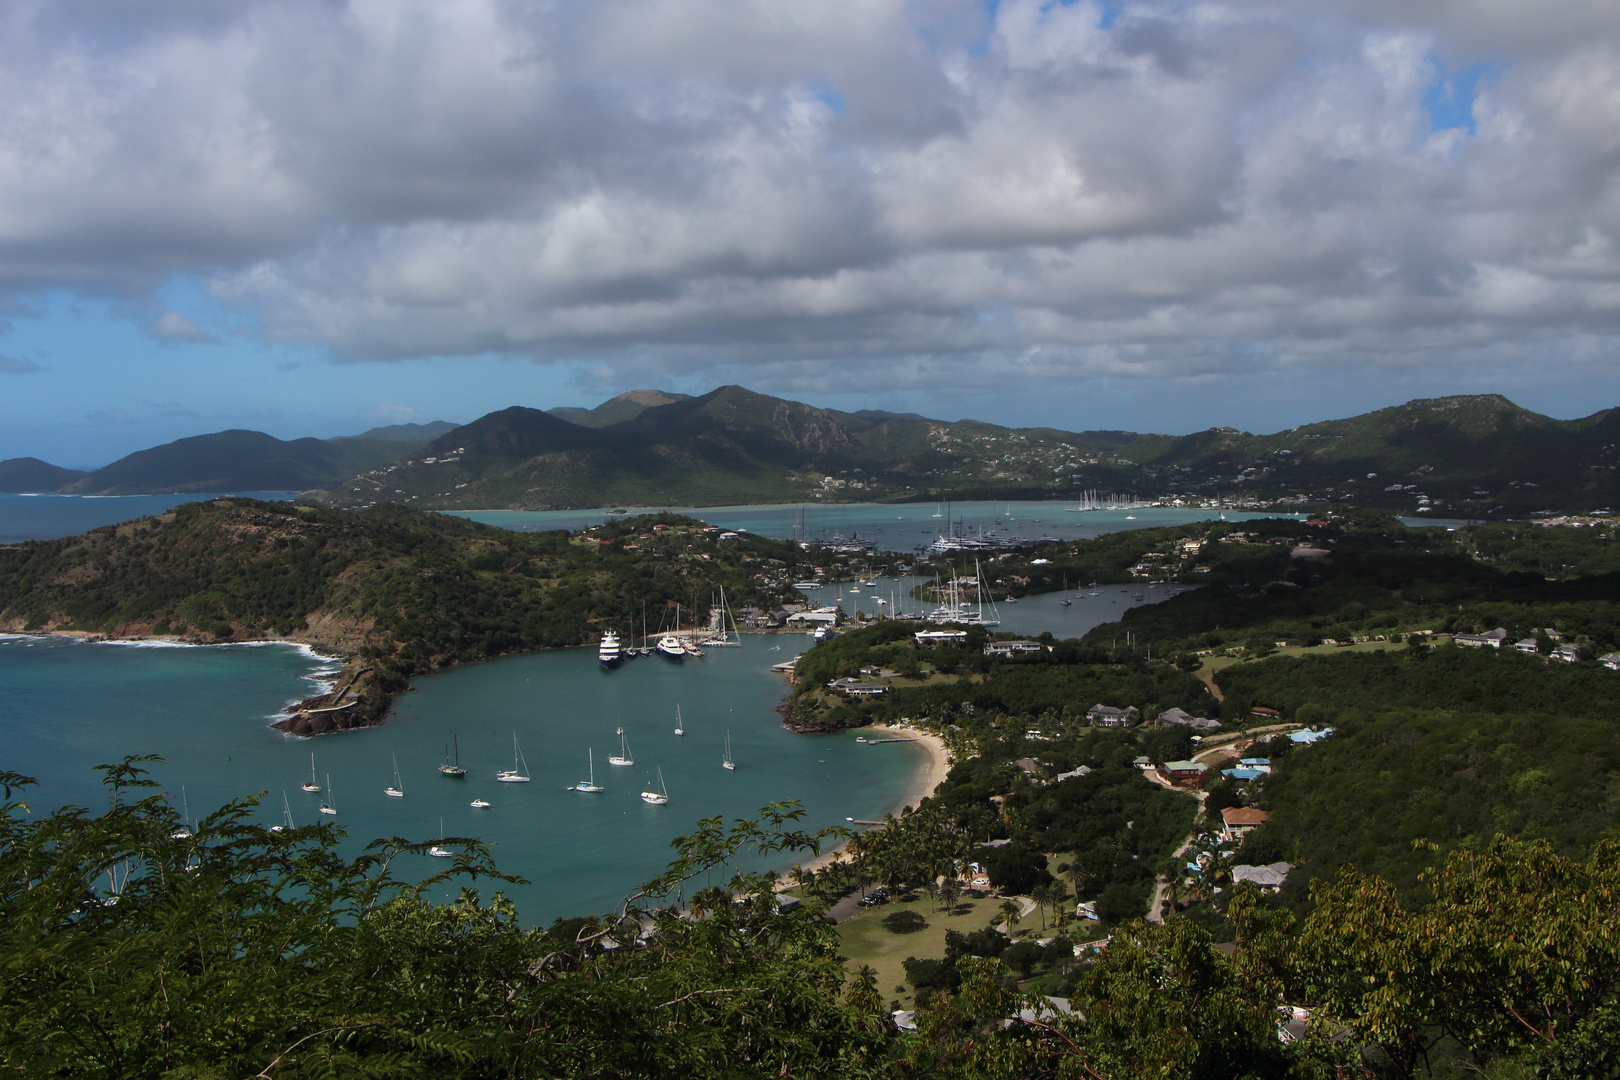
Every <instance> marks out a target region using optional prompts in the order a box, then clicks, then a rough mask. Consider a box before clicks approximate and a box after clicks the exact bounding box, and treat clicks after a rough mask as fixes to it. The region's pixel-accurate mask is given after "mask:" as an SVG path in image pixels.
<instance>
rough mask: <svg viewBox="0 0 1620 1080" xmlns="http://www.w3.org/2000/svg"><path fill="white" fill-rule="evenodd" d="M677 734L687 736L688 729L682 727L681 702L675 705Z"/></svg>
mask: <svg viewBox="0 0 1620 1080" xmlns="http://www.w3.org/2000/svg"><path fill="white" fill-rule="evenodd" d="M675 734H677V735H685V734H686V729H685V728H683V727H681V706H680V702H676V703H675Z"/></svg>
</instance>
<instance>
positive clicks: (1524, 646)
mask: <svg viewBox="0 0 1620 1080" xmlns="http://www.w3.org/2000/svg"><path fill="white" fill-rule="evenodd" d="M1513 647H1514V648H1515V649H1518V650H1519V651H1520V652H1522V653H1529V654H1530V655H1531V656H1535V655H1536V654H1537V653H1539V652H1540V651H1541V643H1540V642H1539V641H1537V640H1536V639H1535V638H1533V637H1527V638H1525V639H1524V640H1522V641H1518V642H1515V643H1514V645H1513Z"/></svg>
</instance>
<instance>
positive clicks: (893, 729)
mask: <svg viewBox="0 0 1620 1080" xmlns="http://www.w3.org/2000/svg"><path fill="white" fill-rule="evenodd" d="M855 730H860V731H865V732H881V733H883V734H885V735H890V736H894V737H896V738H903V739H905V740H907V742H908V743H909V744H910V745H913V746H916V747H918V748H919V749H921V750H922V752H923V754H922V757H921V759H919V761H918V762H917V764H916V766H915V767H914V768H913V769H912V774H911V782H910V783H909V784H908V785H907V787H906V792H905V795H904V796H903V800H902V801H901V802H898V803H896V804H895V805H893V806H891V807H890V808H889V810H888V812H889V813H891V814H894V815H896V816H898V815H899V813H900V811H901V809H902V808H904V807H907V806H909V807H912V808H913V809H915V808H916V807H917V806H918V804H920V803H921V802H922V801H923V800H924V799H926V798H928V797H929V796H930V795H932V794H933V793H934V792H935V791H937V790H939V785H941V784H943V783H944V782H945V778H946V777H947V776H949V775H950V771H951V765H952V762H951V760H950V752H949V751H947V750H946V749H945V740H943V739H941V738H940V737H939V736H938V735H935V734H933V733H932V732H928V731H923V730H922V729H921V728H913V727H903V726H890V725H886V724H874V725H872V726H871V727H866V728H859V729H855ZM848 846H849V845H848V842H847V841H846V842H845V843H842V844H839V845H838V846H837V847H835V848H830V849H823V850H822V852H821V854H820V855H817V856H815V857H814V858H812V859H810V860H808V861H803V860H800V861H797V862H795V863H794V864H793V866H798V867H800V868H802V869H804V870H806V871H810V870H821V869H823V868H825V867H827V866H831V865H832V864H833V863H835V862H842V861H843V856H844V851H845V849H846V848H847V847H848ZM791 871H792V866H789V867H788V868H787V870H785V871H782V873H784V874H788V873H791ZM796 887H797V885H796V883H794V882H792V881H789V880H787V878H786V877H784V878H783V879H782V880H781V881H779V882H778V883H777V885H776V891H777V892H779V893H780V892H786V891H787V890H789V889H792V888H796Z"/></svg>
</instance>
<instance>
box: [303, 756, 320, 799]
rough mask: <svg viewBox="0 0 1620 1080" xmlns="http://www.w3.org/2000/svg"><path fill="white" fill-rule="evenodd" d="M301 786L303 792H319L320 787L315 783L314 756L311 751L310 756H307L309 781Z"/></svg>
mask: <svg viewBox="0 0 1620 1080" xmlns="http://www.w3.org/2000/svg"><path fill="white" fill-rule="evenodd" d="M302 786H303V789H304V790H305V791H308V792H312V793H313V792H318V791H320V790H321V785H320V784H318V783H316V782H315V754H314V751H311V752H310V755H309V779H308V780H305V781H304V783H303V785H302Z"/></svg>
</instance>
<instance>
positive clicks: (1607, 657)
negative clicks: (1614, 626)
mask: <svg viewBox="0 0 1620 1080" xmlns="http://www.w3.org/2000/svg"><path fill="white" fill-rule="evenodd" d="M1598 663H1600V664H1602V665H1603V666H1604V667H1606V668H1608V669H1609V670H1610V671H1620V652H1612V653H1604V654H1603V655H1602V656H1600V657H1598Z"/></svg>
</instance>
